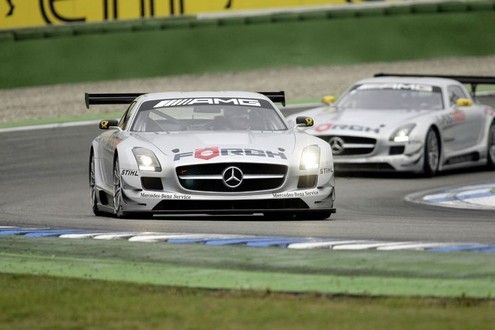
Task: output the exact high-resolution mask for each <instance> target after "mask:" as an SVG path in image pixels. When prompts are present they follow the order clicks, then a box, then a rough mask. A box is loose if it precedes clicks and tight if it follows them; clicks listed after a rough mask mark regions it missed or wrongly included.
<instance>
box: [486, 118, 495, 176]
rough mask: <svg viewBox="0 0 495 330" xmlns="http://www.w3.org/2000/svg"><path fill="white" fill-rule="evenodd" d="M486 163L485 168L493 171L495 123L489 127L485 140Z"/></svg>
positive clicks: (494, 165)
mask: <svg viewBox="0 0 495 330" xmlns="http://www.w3.org/2000/svg"><path fill="white" fill-rule="evenodd" d="M486 157H487V163H486V167H487V168H488V169H489V170H492V171H493V170H495V121H494V122H492V124H491V125H490V129H489V130H488V138H487V154H486Z"/></svg>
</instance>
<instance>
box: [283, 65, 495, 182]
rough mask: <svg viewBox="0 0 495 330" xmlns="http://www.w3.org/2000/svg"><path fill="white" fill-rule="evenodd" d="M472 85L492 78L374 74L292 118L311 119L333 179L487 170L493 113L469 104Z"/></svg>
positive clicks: (491, 160) (494, 161)
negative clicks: (328, 155) (338, 175)
mask: <svg viewBox="0 0 495 330" xmlns="http://www.w3.org/2000/svg"><path fill="white" fill-rule="evenodd" d="M463 84H471V86H472V95H470V94H469V93H468V91H467V90H466V88H465V87H464V85H463ZM478 84H495V77H473V76H435V77H432V76H428V77H427V76H422V75H394V74H377V75H375V77H374V78H371V79H365V80H361V81H358V82H357V83H355V84H354V85H352V86H351V87H350V88H349V89H348V90H347V91H345V92H344V93H343V94H342V96H341V97H340V98H339V100H338V102H336V103H331V102H333V101H334V100H335V98H332V97H327V98H324V99H323V100H324V101H326V102H329V104H327V105H326V106H323V107H318V108H315V109H311V110H308V111H305V112H303V113H300V114H303V115H305V116H311V117H312V118H314V121H315V125H314V126H313V127H309V128H307V129H306V131H307V132H308V133H310V134H312V135H315V136H318V137H320V138H321V139H323V140H325V141H327V142H328V144H329V145H330V146H331V147H332V151H333V155H334V162H335V169H336V171H337V172H338V171H404V172H405V171H407V172H415V173H424V174H426V175H428V176H432V175H434V174H435V173H437V172H438V171H442V170H447V169H456V168H461V167H467V166H479V165H486V166H487V167H488V168H489V169H492V170H493V169H495V119H494V118H495V112H494V110H493V109H492V108H491V107H489V106H487V105H482V104H479V103H477V101H476V99H475V98H474V96H475V94H476V86H477V85H478ZM300 114H299V115H300ZM289 120H295V117H292V118H291V117H289Z"/></svg>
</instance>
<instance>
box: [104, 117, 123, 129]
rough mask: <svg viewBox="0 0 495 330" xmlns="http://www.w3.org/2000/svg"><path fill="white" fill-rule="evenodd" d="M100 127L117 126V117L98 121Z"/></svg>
mask: <svg viewBox="0 0 495 330" xmlns="http://www.w3.org/2000/svg"><path fill="white" fill-rule="evenodd" d="M99 126H100V129H109V128H115V127H118V126H119V121H118V120H117V119H105V120H102V121H100V125H99Z"/></svg>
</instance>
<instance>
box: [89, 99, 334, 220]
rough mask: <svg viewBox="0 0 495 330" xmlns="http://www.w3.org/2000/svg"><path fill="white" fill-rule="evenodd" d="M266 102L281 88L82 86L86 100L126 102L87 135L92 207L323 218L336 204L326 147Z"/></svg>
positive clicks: (300, 122) (307, 121)
mask: <svg viewBox="0 0 495 330" xmlns="http://www.w3.org/2000/svg"><path fill="white" fill-rule="evenodd" d="M273 102H282V103H285V94H284V93H283V92H276V93H251V92H167V93H149V94H139V93H134V94H129V93H127V94H88V93H87V94H86V106H87V107H89V105H93V104H129V107H128V108H127V110H126V111H125V113H124V114H123V116H122V118H121V119H120V121H119V120H103V121H101V122H100V128H101V129H104V130H107V131H106V132H104V133H102V134H101V135H99V136H98V137H96V138H95V139H94V140H93V143H92V144H91V150H90V157H89V185H90V193H91V194H90V196H91V205H92V209H93V212H94V214H95V215H111V214H114V215H116V216H117V217H120V218H121V217H141V216H149V215H153V214H164V213H165V214H166V213H179V214H198V213H203V214H253V213H262V214H264V215H265V216H277V217H280V216H283V217H285V216H286V217H297V218H311V219H316V218H320V219H324V218H328V217H329V216H330V214H331V213H334V212H335V208H334V200H335V184H334V182H335V181H334V169H333V159H332V151H331V149H330V146H329V145H328V143H326V142H325V141H323V140H321V139H319V138H316V137H314V136H311V135H309V134H307V133H305V132H303V131H302V130H301V127H308V126H311V125H312V124H313V120H312V119H311V118H309V117H303V116H300V117H298V118H296V119H295V121H296V124H295V125H294V126H293V127H289V126H288V124H287V122H286V120H285V118H284V117H283V115H282V114H281V112H280V110H279V109H278V108H277V107H276V106H275V104H274V103H273Z"/></svg>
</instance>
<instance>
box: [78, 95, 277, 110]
mask: <svg viewBox="0 0 495 330" xmlns="http://www.w3.org/2000/svg"><path fill="white" fill-rule="evenodd" d="M258 93H259V94H263V95H265V96H266V97H268V98H269V99H270V100H271V101H272V102H275V103H282V105H283V106H285V92H284V91H280V92H258ZM143 94H146V93H85V94H84V100H85V102H86V108H88V109H89V106H90V105H95V104H130V103H132V101H134V100H135V99H136V98H137V97H139V96H141V95H143Z"/></svg>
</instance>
